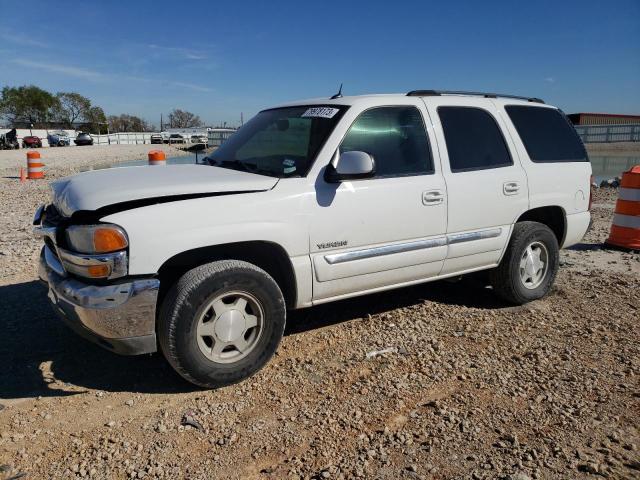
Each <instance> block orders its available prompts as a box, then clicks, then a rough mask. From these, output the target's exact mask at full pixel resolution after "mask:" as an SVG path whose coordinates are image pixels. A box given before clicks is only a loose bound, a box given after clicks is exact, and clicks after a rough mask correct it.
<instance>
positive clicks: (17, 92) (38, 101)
mask: <svg viewBox="0 0 640 480" xmlns="http://www.w3.org/2000/svg"><path fill="white" fill-rule="evenodd" d="M59 105H60V102H59V100H58V99H57V98H56V97H55V96H53V95H52V94H51V93H49V92H47V91H46V90H43V89H41V88H39V87H36V86H35V85H29V86H22V87H4V88H3V89H2V97H1V98H0V115H2V116H4V117H6V118H7V119H8V120H9V122H10V123H11V124H14V123H26V124H33V126H34V127H36V128H38V127H43V126H46V124H47V122H49V121H51V120H52V118H53V115H54V112H55V111H56V109H57V108H58V107H59Z"/></svg>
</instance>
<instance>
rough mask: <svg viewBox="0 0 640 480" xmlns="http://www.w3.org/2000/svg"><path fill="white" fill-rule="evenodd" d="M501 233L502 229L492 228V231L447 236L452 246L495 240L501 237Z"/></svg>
mask: <svg viewBox="0 0 640 480" xmlns="http://www.w3.org/2000/svg"><path fill="white" fill-rule="evenodd" d="M501 233H502V228H492V229H490V230H479V231H477V232H468V233H454V234H452V235H447V243H449V244H450V245H451V244H453V243H462V242H473V241H474V240H482V239H484V238H495V237H499V236H500V234H501Z"/></svg>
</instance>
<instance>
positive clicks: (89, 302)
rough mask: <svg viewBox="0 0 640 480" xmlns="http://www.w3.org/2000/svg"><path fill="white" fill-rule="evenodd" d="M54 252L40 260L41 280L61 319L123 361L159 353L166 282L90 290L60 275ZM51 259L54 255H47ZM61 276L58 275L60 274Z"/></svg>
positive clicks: (150, 280)
mask: <svg viewBox="0 0 640 480" xmlns="http://www.w3.org/2000/svg"><path fill="white" fill-rule="evenodd" d="M46 250H48V247H46V246H45V247H44V248H43V249H42V253H41V255H40V266H39V275H40V278H41V280H42V281H44V282H45V283H46V284H47V285H48V287H49V300H50V301H51V303H52V304H53V307H54V309H55V310H56V312H57V313H58V314H59V316H60V318H61V319H62V320H63V321H64V322H65V323H66V324H67V325H68V326H69V327H71V328H72V329H73V330H74V331H75V332H76V333H78V334H79V335H81V336H83V337H85V338H87V339H88V340H91V341H92V342H94V343H97V344H98V345H100V346H102V347H104V348H106V349H107V350H111V351H112V352H115V353H119V354H122V355H138V354H142V353H153V352H155V351H157V344H156V334H155V317H156V302H157V298H158V289H159V287H160V281H159V280H157V279H155V278H145V279H136V280H130V281H123V282H119V283H115V282H114V283H111V284H109V285H103V286H98V285H90V284H87V283H84V282H81V281H79V280H77V279H75V278H70V277H66V276H63V275H61V274H60V271H59V269H58V268H57V267H58V266H57V265H51V264H50V263H51V262H52V261H53V260H52V258H53V257H52V255H51V252H47V251H46ZM47 254H48V255H47ZM56 270H58V271H56Z"/></svg>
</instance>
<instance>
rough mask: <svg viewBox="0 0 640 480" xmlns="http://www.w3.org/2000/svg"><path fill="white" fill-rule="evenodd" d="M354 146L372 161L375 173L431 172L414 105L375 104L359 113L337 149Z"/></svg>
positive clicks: (343, 150) (422, 129)
mask: <svg viewBox="0 0 640 480" xmlns="http://www.w3.org/2000/svg"><path fill="white" fill-rule="evenodd" d="M353 150H358V151H362V152H367V153H368V154H370V155H371V156H372V157H373V159H374V161H375V162H376V177H397V176H404V175H421V174H426V173H433V160H432V158H431V149H430V148H429V139H428V138H427V132H426V130H425V127H424V123H423V121H422V115H421V114H420V111H419V110H418V109H417V108H416V107H411V106H406V107H405V106H403V107H378V108H372V109H370V110H367V111H366V112H363V113H362V114H360V116H359V117H358V118H357V119H356V121H355V122H353V125H351V128H349V131H348V132H347V134H346V136H345V137H344V139H343V140H342V144H341V145H340V152H349V151H353Z"/></svg>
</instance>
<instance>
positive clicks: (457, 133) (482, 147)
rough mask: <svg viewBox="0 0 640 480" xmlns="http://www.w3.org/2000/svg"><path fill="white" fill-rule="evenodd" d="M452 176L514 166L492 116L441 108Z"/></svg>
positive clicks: (480, 111)
mask: <svg viewBox="0 0 640 480" xmlns="http://www.w3.org/2000/svg"><path fill="white" fill-rule="evenodd" d="M438 115H439V116H440V122H441V123H442V129H443V130H444V138H445V141H446V143H447V152H448V153H449V165H450V166H451V171H452V172H468V171H471V170H484V169H487V168H498V167H506V166H507V165H513V161H512V160H511V155H510V154H509V149H508V148H507V145H506V143H505V141H504V137H503V136H502V132H501V131H500V128H499V127H498V124H497V123H496V121H495V119H494V118H493V116H492V115H491V114H490V113H489V112H487V111H486V110H483V109H481V108H475V107H439V108H438Z"/></svg>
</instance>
